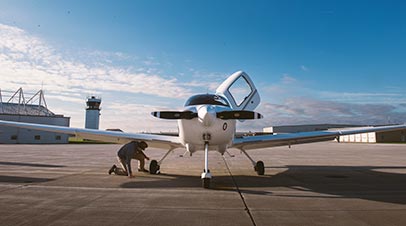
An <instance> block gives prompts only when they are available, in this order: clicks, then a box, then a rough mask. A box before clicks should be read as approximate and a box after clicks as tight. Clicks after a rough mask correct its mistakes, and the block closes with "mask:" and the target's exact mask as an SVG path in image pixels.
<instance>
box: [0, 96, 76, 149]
mask: <svg viewBox="0 0 406 226" xmlns="http://www.w3.org/2000/svg"><path fill="white" fill-rule="evenodd" d="M0 120H7V121H16V122H29V123H39V124H47V125H58V126H67V127H68V126H69V122H70V118H69V117H65V116H63V115H58V114H54V113H53V112H52V111H50V110H49V109H48V107H47V104H46V101H45V97H44V92H43V91H42V90H39V91H38V92H36V93H35V94H34V95H32V96H31V97H30V98H26V96H25V95H24V91H23V89H22V88H19V89H18V90H17V91H15V92H9V91H4V90H1V89H0ZM68 138H69V137H68V135H66V134H58V133H53V132H44V131H38V130H28V129H19V128H12V127H6V126H0V143H3V144H44V143H45V144H63V143H68Z"/></svg>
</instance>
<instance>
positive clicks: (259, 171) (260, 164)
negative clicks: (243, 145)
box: [254, 161, 265, 175]
mask: <svg viewBox="0 0 406 226" xmlns="http://www.w3.org/2000/svg"><path fill="white" fill-rule="evenodd" d="M254 169H255V172H257V174H258V175H264V174H265V166H264V162H263V161H258V162H257V163H256V164H255V167H254Z"/></svg>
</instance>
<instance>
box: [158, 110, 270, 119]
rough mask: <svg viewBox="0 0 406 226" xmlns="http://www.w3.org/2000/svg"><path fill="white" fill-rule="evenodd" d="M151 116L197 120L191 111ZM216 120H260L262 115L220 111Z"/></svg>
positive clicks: (160, 112)
mask: <svg viewBox="0 0 406 226" xmlns="http://www.w3.org/2000/svg"><path fill="white" fill-rule="evenodd" d="M151 115H152V116H154V117H157V118H161V119H193V118H197V117H198V114H197V113H195V112H192V111H154V112H151ZM216 116H217V118H219V119H223V120H227V119H238V120H248V119H261V118H262V115H261V114H260V113H257V112H254V111H222V112H217V113H216Z"/></svg>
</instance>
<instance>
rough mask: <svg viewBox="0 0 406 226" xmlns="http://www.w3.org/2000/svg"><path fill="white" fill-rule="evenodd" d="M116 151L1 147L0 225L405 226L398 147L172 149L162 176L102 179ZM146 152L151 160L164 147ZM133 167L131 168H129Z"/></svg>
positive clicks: (405, 193)
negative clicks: (206, 175)
mask: <svg viewBox="0 0 406 226" xmlns="http://www.w3.org/2000/svg"><path fill="white" fill-rule="evenodd" d="M119 147H120V145H78V144H71V145H0V225H10V226H11V225H13V226H16V225H87V226H88V225H98V226H99V225H117V226H119V225H126V226H128V225H185V226H192V225H258V226H259V225H301V226H305V225H329V226H334V225H376V226H382V225H391V226H396V225H398V226H403V225H406V145H401V144H344V143H335V142H323V143H316V144H305V145H297V146H292V148H291V149H289V148H288V147H278V148H268V149H261V150H255V151H251V152H250V154H251V155H252V157H253V158H254V159H256V160H262V161H264V163H265V166H266V171H265V175H264V176H258V175H256V173H255V172H254V170H253V168H252V166H251V163H250V162H249V161H248V159H247V158H246V157H245V156H244V155H242V154H240V153H239V151H237V150H230V153H231V154H232V155H235V157H230V156H229V155H227V154H226V155H225V156H224V158H223V157H222V156H221V155H220V154H218V153H217V152H211V153H210V155H209V157H210V162H209V166H210V169H211V172H212V174H213V176H214V178H213V179H212V188H211V189H203V188H202V187H201V180H200V174H201V171H202V169H203V166H204V164H203V161H204V155H203V152H198V153H195V154H194V155H193V156H192V157H190V156H185V157H179V155H181V154H183V150H177V151H174V153H173V154H171V155H169V157H168V158H167V159H166V161H164V163H163V164H162V166H161V171H162V173H161V174H160V175H150V174H147V173H141V172H137V173H136V177H135V178H132V179H129V178H127V177H124V176H116V175H108V174H107V171H108V169H109V168H110V167H111V165H112V164H117V163H116V157H115V155H116V152H117V150H118V148H119ZM146 154H147V155H149V156H150V157H151V159H157V160H159V159H160V158H161V157H162V156H163V155H164V154H165V151H164V150H158V149H149V150H147V151H146ZM136 165H137V164H136V162H134V168H135V167H136Z"/></svg>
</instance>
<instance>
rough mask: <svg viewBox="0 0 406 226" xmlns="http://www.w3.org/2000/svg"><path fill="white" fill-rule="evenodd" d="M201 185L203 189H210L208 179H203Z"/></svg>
mask: <svg viewBox="0 0 406 226" xmlns="http://www.w3.org/2000/svg"><path fill="white" fill-rule="evenodd" d="M202 185H203V188H210V178H203V179H202Z"/></svg>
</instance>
